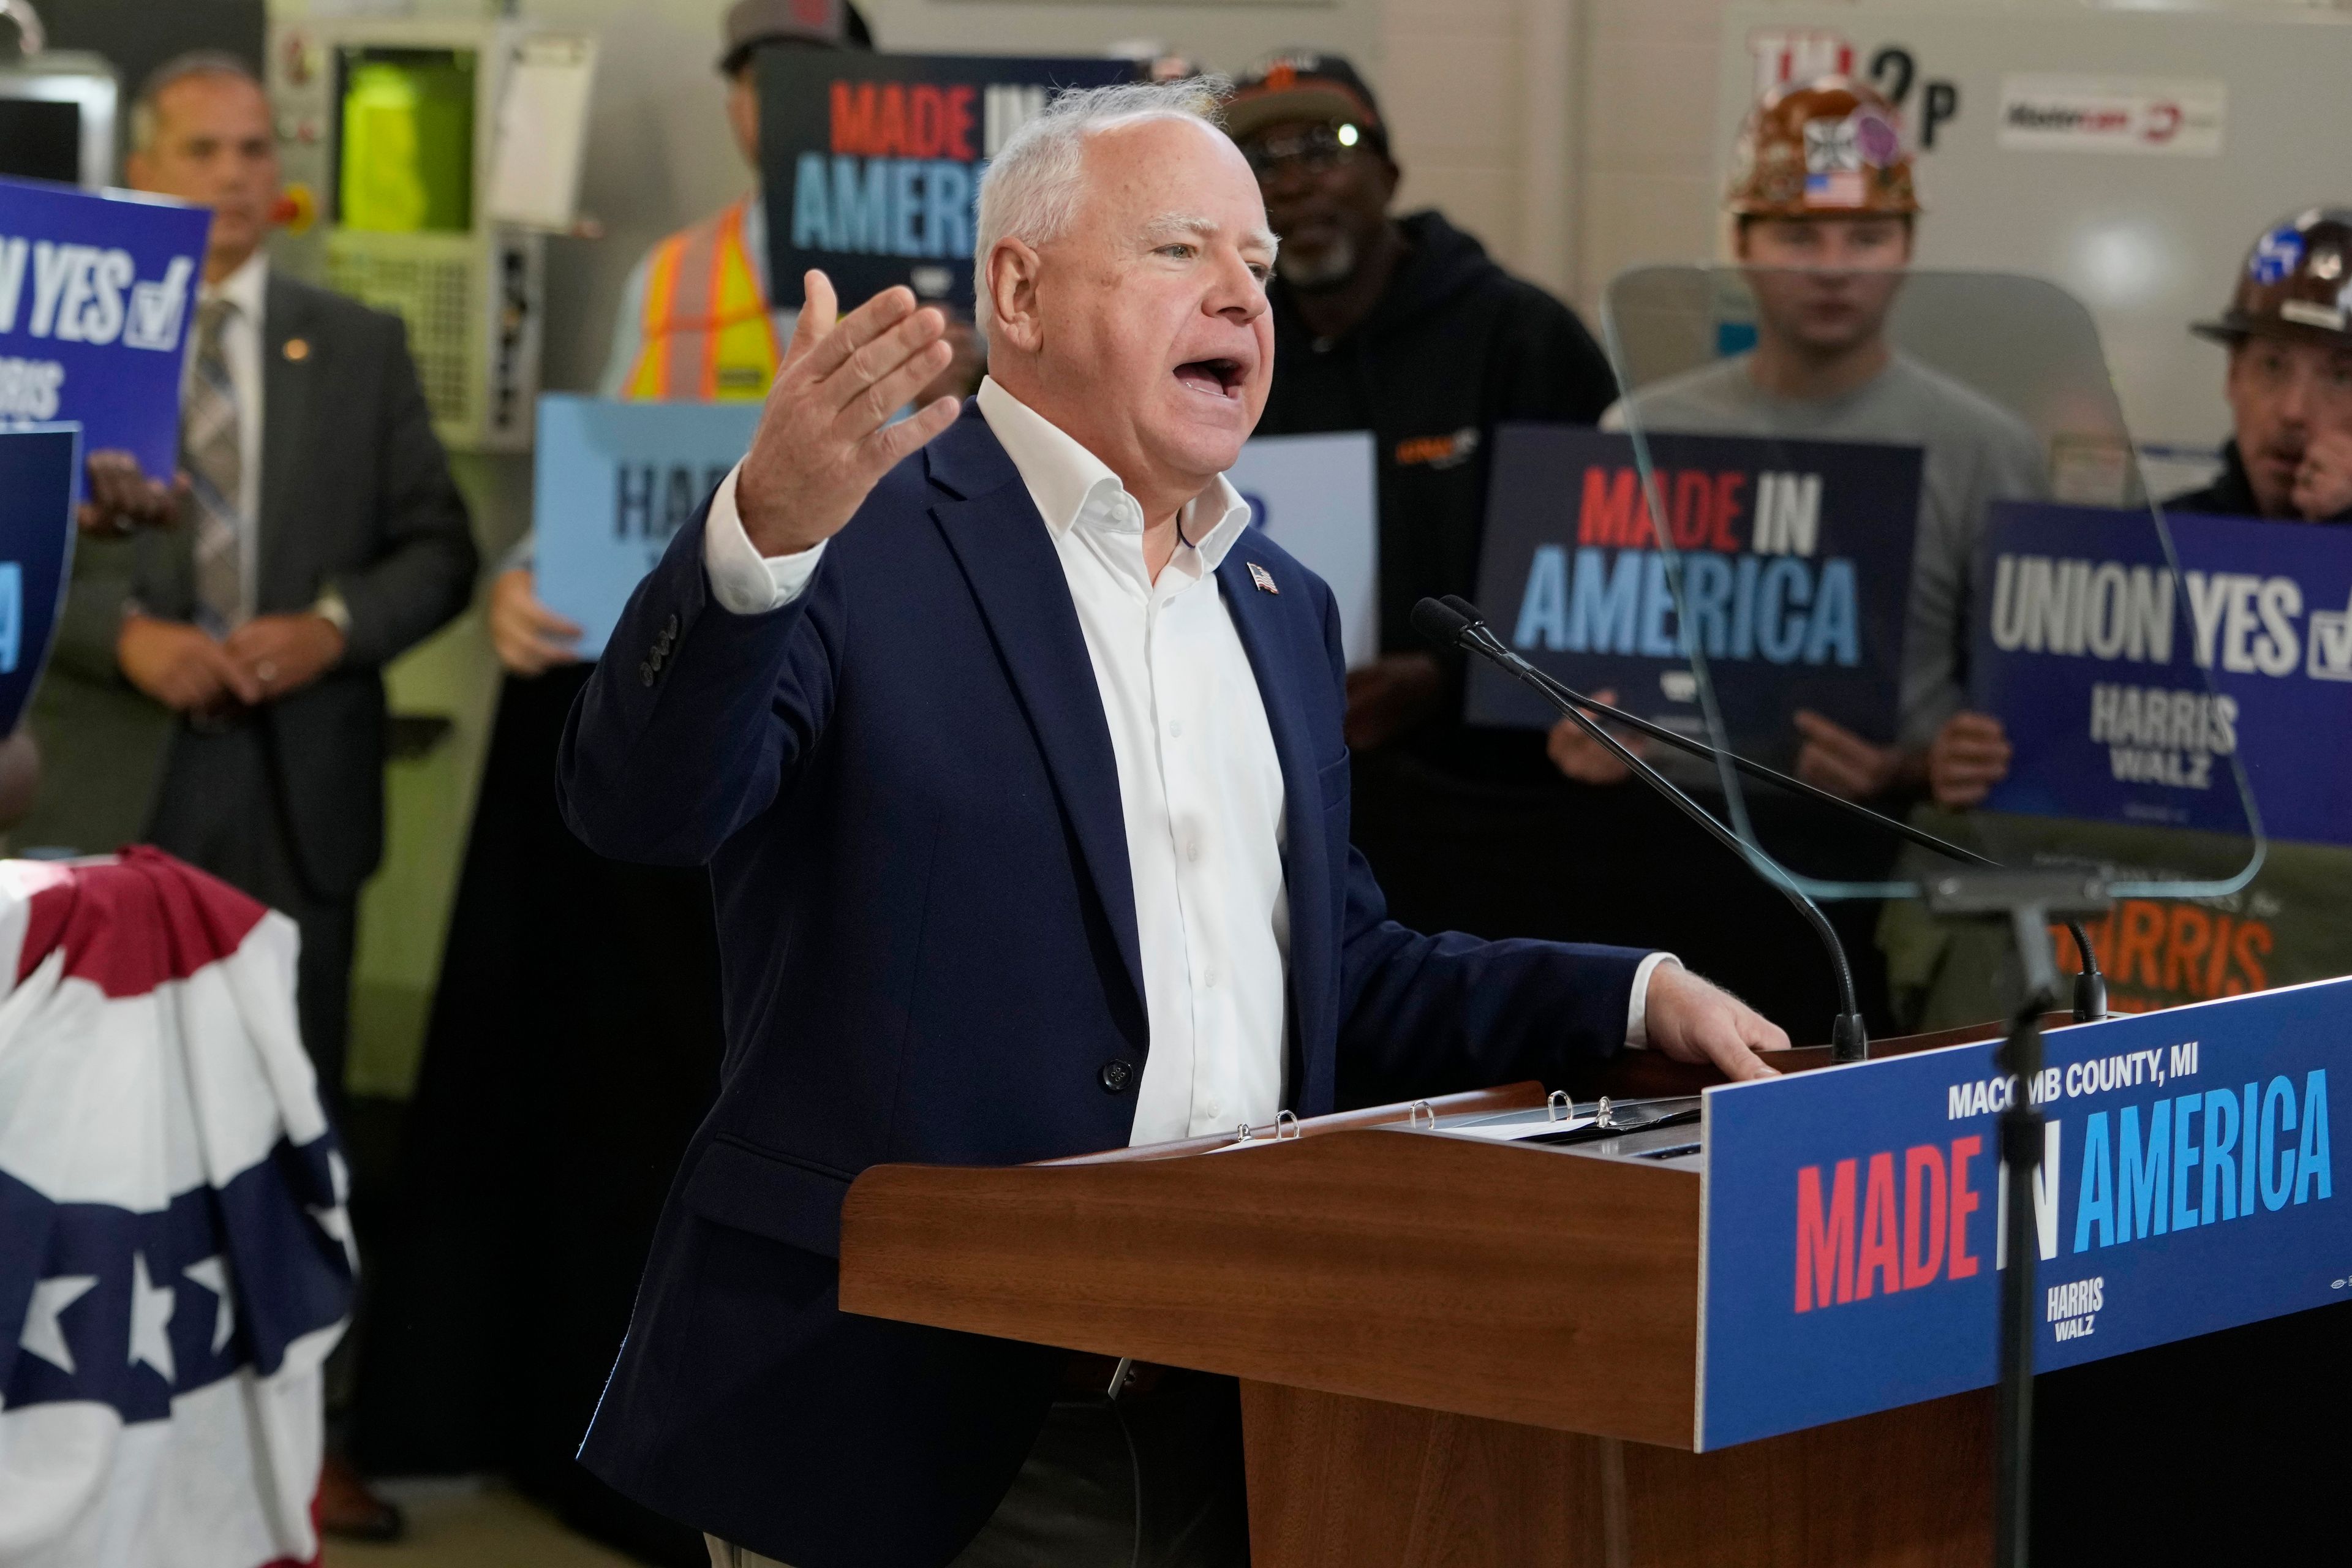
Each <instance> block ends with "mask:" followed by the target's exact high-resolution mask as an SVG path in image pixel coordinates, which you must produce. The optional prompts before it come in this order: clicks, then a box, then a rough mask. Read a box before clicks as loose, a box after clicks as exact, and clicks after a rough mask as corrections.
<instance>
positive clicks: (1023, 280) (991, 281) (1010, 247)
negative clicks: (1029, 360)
mask: <svg viewBox="0 0 2352 1568" xmlns="http://www.w3.org/2000/svg"><path fill="white" fill-rule="evenodd" d="M1042 265H1043V258H1040V257H1039V256H1038V254H1037V252H1036V251H1035V250H1034V248H1032V247H1030V245H1029V243H1028V242H1027V241H1026V240H1020V239H1013V238H1011V237H1007V238H1004V239H1000V240H998V241H997V242H996V247H995V248H994V249H992V250H991V251H990V252H989V253H988V270H987V275H986V276H985V277H984V278H982V279H981V287H982V289H985V290H986V291H987V294H988V302H989V308H990V311H991V313H992V315H993V316H994V317H995V322H994V324H993V325H992V326H991V328H990V329H989V340H990V346H991V347H992V348H994V347H997V346H1000V345H1002V346H1003V347H1007V348H1013V349H1017V350H1019V351H1020V352H1022V353H1036V352H1037V350H1038V349H1039V347H1041V346H1042V345H1043V344H1044V342H1045V321H1044V318H1043V315H1042V313H1041V312H1040V311H1039V310H1038V301H1037V280H1038V273H1039V270H1040V268H1041V267H1042Z"/></svg>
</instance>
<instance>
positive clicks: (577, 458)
mask: <svg viewBox="0 0 2352 1568" xmlns="http://www.w3.org/2000/svg"><path fill="white" fill-rule="evenodd" d="M760 409H761V405H759V404H757V403H610V402H606V401H604V400H603V399H601V398H594V397H574V396H569V395H554V394H550V395H547V396H544V397H541V399H540V400H539V443H538V449H537V454H536V457H535V458H534V470H533V473H534V480H533V498H532V503H531V516H532V527H533V529H534V531H535V532H536V535H537V541H538V544H537V556H536V561H535V570H536V574H537V577H538V582H537V584H536V587H537V589H538V593H539V596H540V599H541V601H542V602H543V603H544V604H546V605H548V607H549V608H551V609H552V610H554V611H556V612H557V613H558V614H561V615H564V616H570V617H571V618H572V619H573V620H575V621H577V622H579V623H580V625H581V626H582V628H583V630H584V631H585V633H586V635H585V636H584V637H582V639H581V641H580V652H581V653H582V654H583V656H585V657H587V658H595V657H596V656H597V655H599V654H601V653H603V652H604V642H605V639H606V638H608V637H611V636H612V635H613V626H614V623H615V622H616V621H618V620H619V619H620V618H621V611H622V609H623V607H624V606H625V605H627V604H628V602H629V595H630V594H631V593H632V592H633V591H635V588H636V585H637V584H638V582H639V581H640V580H642V579H643V578H644V576H645V574H646V573H648V572H650V571H652V570H653V568H654V563H656V562H657V561H659V560H660V559H661V557H662V552H663V551H665V550H667V549H668V548H669V542H670V536H671V535H672V534H674V533H676V532H677V531H678V530H679V529H681V528H683V527H685V526H686V523H687V521H688V519H690V518H691V517H693V516H694V511H695V509H696V508H697V507H698V506H700V505H701V504H702V500H703V498H704V497H705V496H708V495H709V493H710V492H711V491H712V490H713V489H717V488H718V485H719V480H720V479H725V478H726V477H727V470H728V469H730V468H733V467H734V466H735V465H736V464H737V463H738V462H740V461H741V460H742V458H743V454H744V452H745V451H747V450H749V449H750V447H751V432H752V431H754V430H756V429H757V428H759V425H760Z"/></svg>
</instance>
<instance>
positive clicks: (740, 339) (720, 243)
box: [624, 196, 783, 403]
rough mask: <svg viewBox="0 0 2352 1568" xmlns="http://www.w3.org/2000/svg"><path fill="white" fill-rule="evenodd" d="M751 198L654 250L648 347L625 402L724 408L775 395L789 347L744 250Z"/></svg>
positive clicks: (648, 301)
mask: <svg viewBox="0 0 2352 1568" xmlns="http://www.w3.org/2000/svg"><path fill="white" fill-rule="evenodd" d="M749 200H751V198H750V197H748V196H747V197H745V198H743V200H742V201H738V202H735V203H734V204H732V205H730V206H728V207H726V208H725V209H723V210H722V211H720V212H719V213H717V214H714V215H713V216H710V217H709V218H706V219H705V220H703V221H702V222H701V223H698V224H696V225H695V226H693V227H691V228H688V229H681V230H679V231H678V232H677V233H676V234H674V235H671V236H670V237H668V238H667V239H665V240H663V241H662V242H661V244H660V245H659V246H657V247H656V248H655V250H654V257H653V262H652V265H651V266H650V267H649V268H647V269H646V313H645V321H644V323H643V330H644V336H645V344H644V347H642V348H641V349H639V350H638V352H637V363H636V364H635V366H634V367H633V368H632V369H631V371H630V373H629V380H628V384H627V388H626V390H625V393H624V395H625V397H628V398H630V399H632V400H639V401H644V400H660V399H677V400H679V401H686V402H703V403H722V402H751V401H756V400H757V399H759V398H762V397H765V396H766V395H768V386H769V384H770V383H771V382H772V381H774V380H775V378H776V367H777V365H778V364H779V363H782V359H783V345H782V344H781V343H780V342H777V341H776V325H775V321H773V319H772V317H771V316H770V314H769V311H768V301H767V299H766V297H765V295H764V293H763V291H762V290H761V288H760V273H759V269H758V268H756V267H754V266H753V265H752V261H751V252H750V251H749V250H747V249H746V248H745V247H744V245H743V213H744V203H745V202H748V201H749Z"/></svg>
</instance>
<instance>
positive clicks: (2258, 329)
mask: <svg viewBox="0 0 2352 1568" xmlns="http://www.w3.org/2000/svg"><path fill="white" fill-rule="evenodd" d="M2348 268H2352V209H2347V208H2344V207H2312V208H2309V209H2307V210H2306V211H2304V212H2300V213H2297V214H2295V215H2294V216H2292V217H2287V218H2283V219H2281V220H2280V221H2279V222H2277V223H2275V224H2273V225H2272V226H2270V227H2269V228H2267V229H2265V230H2263V234H2262V236H2261V237H2259V238H2257V239H2256V240H2255V241H2254V244H2253V248H2252V249H2251V250H2249V251H2248V252H2247V253H2246V264H2245V266H2244V267H2243V268H2241V269H2240V271H2239V273H2238V289H2237V293H2236V295H2235V296H2234V297H2233V298H2232V299H2231V301H2230V308H2229V309H2228V310H2224V311H2222V312H2221V319H2220V320H2219V321H2201V322H2200V323H2198V325H2197V326H2195V327H2194V328H2192V329H2190V330H2191V331H2195V332H2196V333H2197V335H2198V336H2200V337H2202V338H2210V339H2211V340H2212V341H2213V342H2217V343H2221V344H2222V345H2224V346H2225V347H2227V348H2228V349H2229V351H2230V371H2229V381H2228V384H2227V388H2228V395H2229V399H2230V416H2231V426H2232V430H2231V438H2230V440H2229V442H2228V444H2227V445H2225V446H2224V447H2222V448H2221V475H2220V477H2219V478H2217V479H2215V480H2214V481H2213V482H2212V483H2211V484H2210V485H2208V486H2206V487H2205V488H2204V489H2200V490H2191V491H2190V492H2189V493H2188V494H2186V495H2179V496H2175V497H2173V498H2172V499H2171V500H2168V501H2167V502H2166V503H2165V505H2166V506H2167V507H2168V508H2170V509H2171V510H2175V511H2201V512H2213V513H2219V514H2221V515H2223V516H2246V517H2273V518H2281V519H2285V520H2287V521H2305V522H2352V321H2347V307H2352V272H2347V269H2348Z"/></svg>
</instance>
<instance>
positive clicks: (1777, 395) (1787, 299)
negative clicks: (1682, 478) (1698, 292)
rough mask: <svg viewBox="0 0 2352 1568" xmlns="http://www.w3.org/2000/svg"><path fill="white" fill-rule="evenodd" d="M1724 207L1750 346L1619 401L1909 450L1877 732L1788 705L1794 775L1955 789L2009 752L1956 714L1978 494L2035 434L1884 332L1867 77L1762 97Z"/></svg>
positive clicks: (1890, 261) (1901, 178) (1972, 720)
mask: <svg viewBox="0 0 2352 1568" xmlns="http://www.w3.org/2000/svg"><path fill="white" fill-rule="evenodd" d="M1725 206H1726V208H1727V211H1728V212H1729V213H1730V214H1731V216H1732V217H1733V220H1734V222H1735V224H1736V225H1737V227H1736V230H1735V234H1734V253H1735V254H1736V256H1737V257H1738V259H1739V261H1740V262H1741V263H1742V264H1743V265H1744V266H1746V267H1747V268H1749V271H1748V275H1747V276H1748V286H1749V288H1750V289H1751V291H1752V292H1753V294H1754V296H1755V304H1756V317H1757V321H1756V331H1757V341H1756V346H1755V348H1754V349H1753V350H1752V351H1750V352H1748V353H1743V354H1738V355H1736V356H1734V357H1732V358H1729V359H1725V360H1721V361H1718V362H1717V363H1713V364H1709V365H1706V366H1704V367H1702V368H1700V369H1697V370H1695V371H1691V372H1688V373H1686V374H1683V375H1680V376H1676V377H1674V378H1672V379H1670V380H1666V381H1664V382H1660V383H1658V384H1654V385H1651V386H1646V387H1643V388H1642V389H1640V390H1639V391H1638V392H1636V393H1634V394H1633V395H1632V396H1631V397H1630V398H1629V399H1628V403H1629V404H1630V417H1631V419H1632V420H1633V422H1635V423H1638V424H1639V426H1641V427H1642V428H1643V429H1645V430H1655V431H1676V432H1688V433H1697V434H1706V435H1723V436H1755V437H1773V438H1776V439H1781V440H1788V439H1799V438H1801V439H1805V440H1813V441H1878V442H1893V443H1899V444H1902V445H1906V446H1916V447H1922V448H1923V449H1924V457H1925V463H1924V466H1923V468H1922V472H1921V477H1920V497H1919V514H1918V533H1917V540H1916V545H1915V547H1914V551H1913V555H1912V567H1911V590H1910V600H1909V605H1908V609H1907V612H1906V617H1905V623H1904V647H1903V661H1902V672H1901V677H1900V680H1899V686H1898V689H1899V693H1900V695H1899V699H1898V714H1897V720H1896V728H1895V735H1894V737H1893V738H1892V739H1891V740H1890V741H1887V742H1875V741H1871V740H1868V739H1865V738H1864V737H1863V736H1860V735H1856V734H1854V733H1853V731H1850V730H1847V729H1846V728H1844V727H1843V725H1839V724H1835V723H1832V722H1831V721H1829V720H1828V719H1826V718H1823V717H1822V715H1820V714H1818V713H1812V712H1809V711H1805V710H1800V711H1799V712H1798V713H1797V714H1796V715H1795V727H1796V731H1797V735H1798V738H1799V749H1798V752H1797V766H1796V772H1797V773H1798V774H1799V775H1800V776H1801V777H1803V778H1804V779H1806V780H1807V781H1808V782H1810V783H1811V784H1816V785H1819V786H1820V787H1822V788H1824V789H1829V790H1832V791H1834V792H1836V793H1837V794H1839V795H1844V796H1846V797H1848V798H1849V799H1853V800H1874V799H1883V798H1885V797H1887V796H1890V795H1899V794H1902V793H1904V792H1906V791H1915V790H1919V789H1923V788H1924V789H1925V790H1926V791H1927V793H1929V794H1931V795H1933V796H1934V797H1935V799H1936V801H1937V804H1939V805H1948V806H1959V805H1974V804H1975V803H1976V802H1978V801H1979V800H1981V799H1983V798H1984V795H1985V792H1986V790H1987V789H1989V788H1990V785H1991V784H1992V782H1993V780H1995V779H1997V778H1998V777H1999V776H2000V771H2001V770H2002V769H2004V768H2006V766H2007V765H2008V754H2009V748H2008V744H2007V742H2005V741H2003V740H2002V739H2001V738H2000V726H1999V724H1998V723H1997V722H1996V721H1993V720H1992V719H1990V718H1989V717H1987V716H1986V715H1983V714H1979V713H1971V712H1968V711H1966V710H1965V705H1966V703H1965V700H1966V685H1965V681H1964V679H1963V677H1964V674H1965V670H1966V659H1967V639H1968V626H1969V616H1968V600H1969V592H1970V583H1971V576H1970V573H1971V569H1972V565H1971V563H1972V562H1973V559H1974V553H1975V546H1976V541H1977V538H1978V535H1979V532H1980V531H1981V530H1982V528H1983V524H1984V519H1985V512H1986V508H1987V507H1988V506H1989V505H1990V503H1991V502H1992V501H1994V500H2000V499H2002V498H2005V497H2013V496H2032V495H2036V494H2039V493H2041V492H2042V489H2043V488H2044V479H2043V471H2044V462H2043V454H2042V445H2041V442H2040V441H2039V439H2038V438H2037V437H2035V436H2034V434H2033V432H2032V430H2030V429H2029V428H2027V427H2026V426H2025V425H2024V424H2023V423H2022V422H2021V420H2019V419H2018V418H2017V416H2014V415H2013V414H2011V413H2010V412H2009V411H2008V410H2007V409H2004V408H2002V407H2000V406H1999V405H1996V404H1994V403H1992V402H1991V401H1990V400H1989V399H1987V398H1985V397H1984V396H1982V395H1979V394H1978V393H1976V392H1974V391H1972V390H1970V389H1969V388H1968V387H1966V386H1964V385H1962V384H1959V383H1958V382H1957V381H1954V380H1952V379H1951V378H1950V377H1948V376H1946V375H1943V374H1938V373H1937V372H1936V371H1934V370H1932V369H1930V368H1929V367H1927V365H1924V364H1921V363H1918V362H1917V361H1916V360H1914V359H1912V358H1910V357H1909V356H1907V355H1906V354H1903V353H1899V352H1897V351H1896V349H1895V346H1894V345H1893V344H1892V343H1891V342H1889V341H1888V339H1887V333H1886V319H1887V314H1888V312H1889V310H1891V309H1892V308H1893V306H1894V303H1895V294H1896V291H1897V290H1898V289H1900V288H1901V286H1902V273H1903V271H1904V269H1905V268H1907V267H1909V266H1910V264H1911V255H1912V240H1913V229H1914V226H1915V225H1916V222H1917V219H1918V215H1919V212H1920V206H1919V200H1918V196H1917V194H1916V190H1915V188H1914V186H1913V183H1912V169H1911V155H1910V153H1909V152H1908V150H1907V149H1906V147H1905V145H1904V142H1903V138H1902V132H1901V129H1900V124H1899V121H1897V119H1896V115H1895V108H1894V106H1893V105H1892V104H1890V103H1888V102H1887V101H1886V100H1885V99H1884V98H1883V97H1881V96H1880V95H1879V94H1878V93H1877V92H1876V91H1874V89H1871V88H1869V87H1867V86H1864V85H1863V84H1861V83H1859V82H1854V81H1850V80H1847V79H1844V78H1841V77H1824V78H1822V79H1819V80H1816V81H1812V82H1809V83H1804V84H1793V83H1792V84H1787V85H1783V86H1781V87H1779V88H1775V89H1772V90H1771V91H1770V92H1769V93H1767V94H1766V95H1765V96H1764V98H1763V99H1762V100H1760V101H1759V103H1758V104H1757V106H1756V108H1755V110H1753V111H1751V112H1750V114H1749V115H1748V121H1747V123H1746V124H1745V126H1744V127H1743V128H1742V130H1741V132H1740V139H1739V145H1738V165H1737V170H1736V172H1735V174H1733V176H1732V183H1731V188H1730V191H1729V193H1728V195H1727V200H1726V202H1725ZM1627 413H1628V411H1627V410H1626V409H1622V408H1621V409H1619V410H1615V411H1612V416H1611V423H1612V424H1616V423H1620V422H1621V421H1622V419H1623V418H1624V417H1625V416H1627ZM1551 750H1552V756H1553V760H1554V761H1555V762H1557V763H1559V765H1560V767H1561V770H1562V771H1563V772H1565V773H1569V774H1570V776H1571V777H1577V778H1583V779H1586V780H1588V781H1591V782H1604V781H1605V780H1607V779H1609V778H1612V777H1620V776H1622V769H1620V768H1619V767H1618V765H1617V764H1616V763H1615V762H1614V760H1613V759H1611V758H1609V757H1608V756H1607V755H1606V754H1605V753H1602V752H1601V750H1600V748H1599V747H1598V746H1596V745H1594V744H1593V743H1592V742H1589V741H1587V740H1585V739H1584V738H1583V737H1582V735H1581V734H1580V733H1578V732H1576V731H1572V730H1566V729H1563V730H1559V731H1554V734H1553V740H1552V748H1551Z"/></svg>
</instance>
